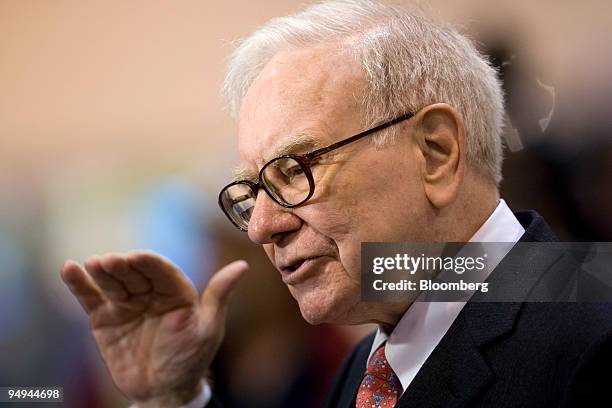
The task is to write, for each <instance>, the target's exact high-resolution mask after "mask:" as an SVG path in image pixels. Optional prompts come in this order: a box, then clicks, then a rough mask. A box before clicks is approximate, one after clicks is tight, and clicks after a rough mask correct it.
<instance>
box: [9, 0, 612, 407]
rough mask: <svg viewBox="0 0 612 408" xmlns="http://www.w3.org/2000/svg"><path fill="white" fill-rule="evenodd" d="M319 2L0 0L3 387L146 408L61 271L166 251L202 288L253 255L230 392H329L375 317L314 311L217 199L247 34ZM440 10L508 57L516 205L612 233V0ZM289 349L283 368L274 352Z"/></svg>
mask: <svg viewBox="0 0 612 408" xmlns="http://www.w3.org/2000/svg"><path fill="white" fill-rule="evenodd" d="M303 4H304V3H303V2H302V1H289V0H283V1H280V0H276V1H261V2H251V1H246V0H241V1H229V2H214V3H213V2H208V1H202V0H199V1H195V0H184V1H180V2H171V1H151V0H147V1H144V0H133V1H129V2H126V1H118V0H88V1H77V0H52V1H51V0H49V1H47V0H28V1H23V0H0V367H1V368H0V386H10V385H14V386H17V385H21V386H36V385H40V386H43V385H46V386H53V385H56V386H63V387H64V399H65V403H64V406H69V407H83V406H87V407H94V408H95V407H125V406H127V405H129V401H127V400H125V399H124V398H123V397H122V396H121V394H120V393H119V392H118V391H117V390H116V389H115V388H114V386H113V385H112V382H111V381H110V377H109V375H108V373H107V371H106V369H105V367H104V365H103V363H102V361H101V359H100V357H99V355H98V353H97V351H96V348H95V345H94V344H93V340H92V338H91V336H90V334H89V330H88V322H87V320H86V318H85V315H84V313H83V312H82V311H81V309H80V307H79V305H78V304H77V302H76V301H75V300H74V299H73V298H72V296H71V295H70V294H69V292H68V290H67V289H66V288H65V287H64V286H63V285H62V283H61V281H60V278H59V270H60V267H61V265H62V263H63V262H64V261H65V260H66V259H68V258H71V259H75V260H77V261H79V262H82V261H83V260H84V259H85V258H86V257H87V256H89V255H91V254H101V253H105V252H109V251H125V250H128V249H132V248H151V249H154V250H156V251H159V252H161V253H162V254H164V255H166V256H167V257H169V258H170V259H172V260H173V261H174V262H176V263H177V264H179V265H180V266H181V267H182V268H183V270H184V271H185V273H186V274H187V275H188V276H189V278H190V279H191V280H192V281H193V282H194V284H195V285H196V286H197V287H199V288H201V287H202V285H203V284H204V282H205V281H206V280H207V279H208V277H209V276H210V274H211V273H213V272H214V271H215V270H216V269H217V268H218V267H219V266H220V265H222V264H225V263H227V262H229V261H231V260H234V259H236V258H237V257H241V258H244V259H247V260H248V261H249V262H250V263H251V265H252V267H253V268H252V273H251V274H250V275H249V277H248V278H247V279H246V282H243V283H242V284H241V286H240V288H239V293H238V295H237V296H236V297H235V299H236V300H235V303H234V305H233V308H232V309H231V315H230V321H229V326H228V334H227V337H226V341H225V343H224V345H223V348H222V350H221V352H220V354H219V356H218V358H217V360H216V362H215V365H214V367H213V373H214V375H215V379H216V380H215V382H216V389H217V390H218V392H219V393H220V395H221V397H222V398H223V399H224V400H225V401H226V402H227V404H228V406H238V407H287V406H291V407H316V406H319V405H320V404H321V401H322V398H323V395H324V392H325V389H326V388H327V386H328V384H329V381H330V379H331V377H332V376H333V373H334V370H335V368H336V367H337V365H338V364H339V363H340V362H341V360H342V359H343V357H344V356H345V355H346V354H347V353H348V351H349V350H350V348H351V347H352V345H354V344H355V343H356V342H357V341H359V339H360V338H362V337H363V336H364V335H365V334H366V333H368V332H369V331H371V330H372V327H371V326H370V327H334V326H317V327H311V326H308V325H307V324H306V323H305V322H304V321H303V320H302V318H301V316H300V313H299V309H298V308H297V306H296V304H295V302H294V301H293V300H292V298H291V297H290V295H289V294H288V291H287V290H286V288H285V287H284V285H283V283H282V282H281V280H280V279H279V277H278V273H277V272H275V270H274V269H273V267H272V266H271V264H270V263H269V261H268V260H267V258H266V257H265V255H264V253H263V251H262V250H261V249H260V248H259V247H257V246H256V245H253V244H251V243H250V242H249V241H248V239H247V238H246V236H244V235H243V234H242V233H239V232H238V231H237V230H234V228H233V227H232V226H231V225H230V224H229V222H227V221H226V220H225V219H224V218H223V215H222V214H221V212H220V210H218V208H217V204H216V196H217V193H218V190H219V189H220V188H221V187H222V186H223V185H224V184H225V183H226V182H227V181H228V180H229V179H230V177H231V169H232V168H233V166H234V165H236V164H237V154H236V140H235V133H234V126H233V123H232V121H231V120H230V118H229V115H228V114H227V112H226V111H225V110H224V108H223V101H222V99H221V97H220V95H219V88H220V85H221V82H222V78H223V72H224V65H225V62H226V60H227V58H228V56H229V54H230V53H231V51H232V49H233V47H234V41H235V40H236V39H239V38H241V37H244V36H246V35H248V34H249V33H250V32H251V31H252V30H253V29H255V28H256V27H257V26H259V25H261V24H263V23H264V22H265V21H267V20H268V19H270V18H272V17H274V16H280V15H284V14H287V13H290V12H293V11H296V10H297V9H298V8H300V7H301V6H302V5H303ZM424 7H425V8H427V9H430V10H431V12H432V13H433V14H435V15H437V16H439V17H441V18H443V19H446V20H450V21H452V22H454V23H456V24H458V25H459V26H460V27H462V28H463V31H464V32H466V33H468V34H469V35H470V37H471V38H473V39H475V40H476V41H477V42H478V44H479V47H480V48H481V49H482V50H483V51H485V52H486V53H488V54H489V55H491V57H492V59H493V61H494V62H495V64H496V65H498V66H499V67H500V70H501V73H502V76H503V79H504V86H505V89H506V93H507V103H508V115H509V119H510V122H511V126H508V128H507V129H506V135H507V140H508V146H509V148H508V149H507V151H506V161H505V165H504V176H505V180H504V182H503V184H502V196H503V197H504V198H505V199H506V201H507V202H508V203H509V205H510V206H511V208H513V209H520V208H534V209H536V210H538V211H539V212H540V213H542V214H543V215H544V217H545V218H546V219H547V220H548V222H549V223H550V224H551V225H552V227H553V229H554V230H555V231H556V232H557V234H558V235H559V236H560V237H561V238H562V239H564V240H575V241H581V240H594V241H609V240H611V238H612V217H611V216H610V210H612V189H611V188H610V185H611V183H610V179H611V176H612V136H611V133H610V132H611V130H612V119H611V118H612V115H611V114H610V113H611V112H610V111H611V107H612V92H611V91H612V89H611V88H612V81H610V78H609V76H610V75H609V72H611V68H612V55H611V54H612V51H611V50H612V47H610V40H611V38H612V36H611V34H612V28H611V27H612V24H611V23H612V18H611V16H612V3H610V2H606V1H603V0H602V1H588V2H569V1H568V2H557V1H554V2H553V1H542V2H532V1H525V0H514V1H503V2H495V1H475V0H468V1H463V2H461V3H459V2H454V1H448V0H446V1H443V0H432V1H430V2H428V3H427V4H425V3H424ZM272 358H274V359H275V361H277V362H278V364H277V365H276V366H275V367H274V370H271V369H269V368H266V365H265V364H262V362H264V361H267V360H269V359H272ZM247 395H248V400H245V399H244V398H245V396H247Z"/></svg>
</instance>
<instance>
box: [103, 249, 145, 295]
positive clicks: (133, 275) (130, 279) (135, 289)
mask: <svg viewBox="0 0 612 408" xmlns="http://www.w3.org/2000/svg"><path fill="white" fill-rule="evenodd" d="M100 266H101V267H102V270H103V271H104V272H106V273H107V274H109V275H111V276H112V277H113V278H115V279H116V280H118V281H120V282H121V283H122V284H123V286H124V287H125V289H127V291H128V292H129V294H130V295H140V294H143V293H148V292H150V291H151V290H152V285H151V282H150V281H149V280H148V279H147V278H146V277H145V276H144V275H143V274H142V273H140V272H139V271H138V270H136V269H133V268H130V266H129V264H128V261H127V257H126V256H125V255H121V254H106V255H104V256H102V257H101V258H100Z"/></svg>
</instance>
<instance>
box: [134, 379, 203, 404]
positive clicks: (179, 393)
mask: <svg viewBox="0 0 612 408" xmlns="http://www.w3.org/2000/svg"><path fill="white" fill-rule="evenodd" d="M202 390H203V381H198V382H197V383H195V384H194V385H193V386H191V387H185V388H181V389H179V390H176V391H174V392H172V393H168V394H165V395H160V396H158V397H154V398H151V399H148V400H146V401H134V405H133V406H132V407H134V408H180V407H182V406H183V405H186V404H187V403H189V402H190V401H192V400H194V399H195V398H196V397H197V396H198V395H199V394H201V393H202Z"/></svg>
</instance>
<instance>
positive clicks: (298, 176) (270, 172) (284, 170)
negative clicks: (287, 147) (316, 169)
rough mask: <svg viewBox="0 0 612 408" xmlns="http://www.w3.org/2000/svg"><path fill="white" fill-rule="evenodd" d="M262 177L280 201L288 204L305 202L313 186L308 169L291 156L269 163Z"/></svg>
mask: <svg viewBox="0 0 612 408" xmlns="http://www.w3.org/2000/svg"><path fill="white" fill-rule="evenodd" d="M261 179H262V181H263V183H264V184H265V186H266V188H267V189H268V191H269V192H270V193H271V194H273V195H274V196H275V198H276V199H277V200H278V201H280V202H283V203H285V204H288V205H297V204H301V203H302V202H304V200H306V198H307V197H308V195H309V194H310V190H311V188H312V185H311V179H310V178H309V177H308V176H307V175H306V169H305V168H304V167H303V166H302V165H301V164H300V162H298V161H297V160H295V159H293V158H291V157H280V158H278V159H276V160H274V161H271V162H270V163H268V164H267V165H266V167H265V168H264V169H263V171H262V173H261Z"/></svg>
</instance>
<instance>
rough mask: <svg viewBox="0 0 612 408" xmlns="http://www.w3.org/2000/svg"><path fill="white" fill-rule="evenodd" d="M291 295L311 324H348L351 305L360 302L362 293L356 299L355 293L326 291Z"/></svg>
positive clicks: (310, 291) (296, 291)
mask: <svg viewBox="0 0 612 408" xmlns="http://www.w3.org/2000/svg"><path fill="white" fill-rule="evenodd" d="M291 294H292V295H293V297H294V298H295V299H296V300H297V302H298V305H299V307H300V312H301V313H302V317H303V318H304V320H306V321H307V322H308V323H309V324H312V325H318V324H324V323H328V324H347V323H349V320H350V319H349V315H350V313H349V312H350V310H351V309H352V308H351V305H353V304H354V303H355V301H357V302H358V301H359V295H360V293H357V294H356V295H357V298H356V299H355V294H354V293H347V292H340V293H338V292H332V293H330V292H329V291H326V290H317V289H314V290H309V291H303V292H302V291H300V290H299V289H297V290H296V289H294V290H291Z"/></svg>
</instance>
